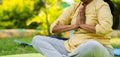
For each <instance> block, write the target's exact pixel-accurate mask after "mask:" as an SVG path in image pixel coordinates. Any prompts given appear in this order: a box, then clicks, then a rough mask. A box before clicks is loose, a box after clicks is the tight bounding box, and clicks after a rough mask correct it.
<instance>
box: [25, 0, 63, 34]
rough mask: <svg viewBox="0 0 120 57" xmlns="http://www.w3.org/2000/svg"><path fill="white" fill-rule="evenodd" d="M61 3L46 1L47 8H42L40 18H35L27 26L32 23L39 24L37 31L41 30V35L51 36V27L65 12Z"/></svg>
mask: <svg viewBox="0 0 120 57" xmlns="http://www.w3.org/2000/svg"><path fill="white" fill-rule="evenodd" d="M59 3H60V2H59V1H58V2H57V1H55V0H53V1H51V0H46V2H44V4H46V6H45V7H42V8H41V10H40V12H39V15H38V16H34V17H33V18H32V19H31V20H28V21H27V26H29V25H30V24H31V23H37V24H39V26H38V27H36V29H40V30H41V32H40V34H42V35H49V28H50V25H51V24H52V23H53V21H54V20H56V19H57V18H58V16H59V15H60V14H61V12H62V10H63V8H62V7H61V6H60V4H59Z"/></svg>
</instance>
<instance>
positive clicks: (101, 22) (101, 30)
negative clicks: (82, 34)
mask: <svg viewBox="0 0 120 57" xmlns="http://www.w3.org/2000/svg"><path fill="white" fill-rule="evenodd" d="M112 19H113V16H112V14H111V11H110V8H109V5H108V4H107V3H104V4H103V5H101V6H100V8H99V10H98V24H97V25H96V27H95V28H96V34H98V35H101V36H105V35H107V34H109V33H111V32H112V24H113V20H112Z"/></svg>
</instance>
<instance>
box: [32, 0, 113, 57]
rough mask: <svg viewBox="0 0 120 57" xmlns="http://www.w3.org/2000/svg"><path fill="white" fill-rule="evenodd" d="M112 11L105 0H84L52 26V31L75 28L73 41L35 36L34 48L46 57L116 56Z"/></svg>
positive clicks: (71, 7)
mask: <svg viewBox="0 0 120 57" xmlns="http://www.w3.org/2000/svg"><path fill="white" fill-rule="evenodd" d="M112 18H113V17H112V14H111V11H110V8H109V5H108V4H107V3H105V2H104V1H103V0H81V2H80V3H75V4H73V5H71V6H70V7H69V8H68V9H66V10H65V11H64V12H63V14H62V15H61V16H60V17H59V18H58V19H57V20H56V21H55V22H54V23H53V24H52V25H51V28H50V29H51V33H62V32H65V31H70V30H74V31H75V32H74V34H73V36H72V38H71V39H69V40H66V41H64V40H59V39H55V38H51V37H45V36H35V37H34V39H33V47H34V48H35V49H36V50H37V51H39V52H40V53H42V54H43V55H44V56H45V57H113V49H112V46H111V45H110V37H109V33H111V32H112Z"/></svg>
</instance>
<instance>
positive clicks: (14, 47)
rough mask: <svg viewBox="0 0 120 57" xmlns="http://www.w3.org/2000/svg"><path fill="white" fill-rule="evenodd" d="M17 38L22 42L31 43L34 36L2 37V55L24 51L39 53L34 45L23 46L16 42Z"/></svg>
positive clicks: (0, 40) (0, 53)
mask: <svg viewBox="0 0 120 57" xmlns="http://www.w3.org/2000/svg"><path fill="white" fill-rule="evenodd" d="M15 39H17V40H20V41H22V42H27V43H31V40H32V37H24V38H9V39H0V56H1V55H12V54H24V53H37V51H35V50H34V49H33V48H32V47H29V46H26V47H23V46H20V45H18V44H16V43H14V40H15Z"/></svg>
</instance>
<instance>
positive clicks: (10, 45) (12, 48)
mask: <svg viewBox="0 0 120 57" xmlns="http://www.w3.org/2000/svg"><path fill="white" fill-rule="evenodd" d="M14 40H19V41H22V42H27V43H31V41H32V37H21V38H8V39H1V38H0V56H3V55H14V54H28V53H38V52H37V51H35V50H34V49H33V48H32V47H29V46H26V47H23V46H20V45H18V44H16V43H14ZM112 45H113V47H114V48H120V38H112ZM115 57H120V56H115Z"/></svg>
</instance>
